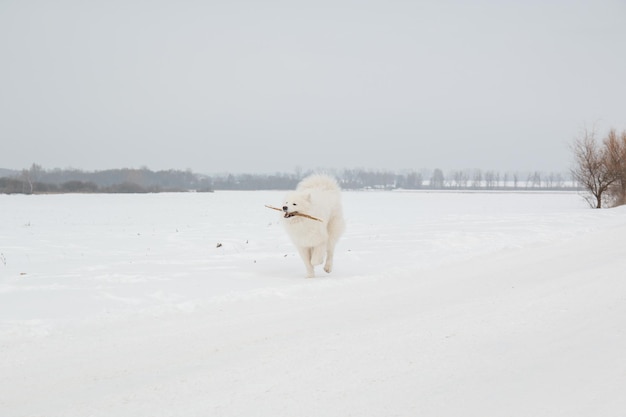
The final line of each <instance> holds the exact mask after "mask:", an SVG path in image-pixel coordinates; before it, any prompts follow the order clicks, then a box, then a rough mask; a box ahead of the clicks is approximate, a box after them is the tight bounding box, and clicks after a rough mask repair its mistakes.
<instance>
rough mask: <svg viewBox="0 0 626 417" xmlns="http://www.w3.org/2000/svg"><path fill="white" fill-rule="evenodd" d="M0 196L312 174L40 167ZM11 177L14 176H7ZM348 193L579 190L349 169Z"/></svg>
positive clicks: (283, 183) (213, 184)
mask: <svg viewBox="0 0 626 417" xmlns="http://www.w3.org/2000/svg"><path fill="white" fill-rule="evenodd" d="M2 172H3V173H4V175H5V177H4V178H0V193H5V194H6V193H11V194H12V193H23V194H36V193H154V192H183V191H199V192H210V191H213V190H289V189H293V188H295V187H296V185H297V184H298V182H299V181H300V180H301V179H302V178H303V177H305V176H307V175H309V174H310V173H311V172H295V173H277V174H222V175H213V176H207V175H201V174H196V173H193V172H191V171H190V170H186V171H179V170H168V171H151V170H149V169H147V168H141V169H111V170H105V171H95V172H86V171H80V170H75V169H65V170H62V169H53V170H45V169H42V168H41V167H40V166H38V165H35V164H34V165H33V166H32V167H31V168H30V169H24V170H22V171H21V172H15V171H13V172H10V171H7V170H3V171H2ZM7 174H8V175H7ZM331 174H332V175H334V176H335V177H336V178H337V180H338V181H339V183H340V184H341V186H342V188H344V189H353V190H363V189H383V190H393V189H407V190H420V189H424V190H429V189H431V190H433V189H434V190H573V189H577V184H575V183H574V182H573V181H572V180H571V179H569V178H566V177H565V176H564V175H562V174H559V173H548V174H544V173H541V172H531V173H524V174H520V173H500V172H497V171H483V170H480V169H476V170H456V171H451V172H449V173H447V174H445V173H444V172H443V171H442V170H440V169H435V170H432V171H427V170H422V171H406V172H402V173H397V172H393V171H385V170H383V171H380V170H368V169H345V170H343V171H334V172H331Z"/></svg>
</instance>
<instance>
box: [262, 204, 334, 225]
mask: <svg viewBox="0 0 626 417" xmlns="http://www.w3.org/2000/svg"><path fill="white" fill-rule="evenodd" d="M265 207H267V208H269V209H272V210H276V211H282V212H284V213H285V214H284V216H283V217H284V218H285V219H290V218H292V217H294V216H299V217H306V218H307V219H311V220H315V221H318V222H323V220H322V219H318V218H317V217H313V216H309V215H308V214H304V213H300V212H299V211H292V212H291V213H289V212H288V211H285V210H283V209H280V208H278V207H272V206H268V205H267V204H266V205H265Z"/></svg>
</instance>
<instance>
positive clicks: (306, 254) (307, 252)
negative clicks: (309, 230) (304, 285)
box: [298, 247, 315, 278]
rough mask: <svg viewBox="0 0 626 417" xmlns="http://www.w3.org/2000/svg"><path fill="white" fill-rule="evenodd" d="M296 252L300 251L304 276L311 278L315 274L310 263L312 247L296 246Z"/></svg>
mask: <svg viewBox="0 0 626 417" xmlns="http://www.w3.org/2000/svg"><path fill="white" fill-rule="evenodd" d="M298 252H300V257H301V258H302V261H303V262H304V266H305V267H306V277H307V278H313V277H314V276H315V270H314V269H313V264H312V263H311V256H312V254H313V248H309V247H306V248H301V247H299V248H298Z"/></svg>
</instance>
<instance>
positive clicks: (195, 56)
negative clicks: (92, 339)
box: [0, 0, 626, 173]
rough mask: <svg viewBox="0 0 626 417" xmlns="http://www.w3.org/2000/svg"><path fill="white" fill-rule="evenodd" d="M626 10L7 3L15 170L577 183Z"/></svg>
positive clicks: (391, 2)
mask: <svg viewBox="0 0 626 417" xmlns="http://www.w3.org/2000/svg"><path fill="white" fill-rule="evenodd" d="M624 22H626V1H624V0H621V1H605V0H587V1H573V0H563V1H549V0H548V1H546V0H527V1H521V0H516V1H506V0H502V1H496V0H493V1H472V2H469V1H441V0H428V1H419V0H415V1H408V0H407V1H400V0H380V1H377V0H375V1H367V0H330V1H326V0H316V1H308V2H302V1H297V0H285V1H280V0H266V1H240V0H229V1H226V0H224V1H211V0H204V1H200V0H199V1H188V0H176V1H158V0H146V1H136V0H107V1H81V0H75V1H72V0H55V1H50V0H42V1H37V0H32V1H23V0H0V144H1V146H0V168H12V169H21V168H25V167H29V166H30V165H31V164H32V163H37V164H40V165H42V166H43V167H44V168H48V169H51V168H55V167H59V168H67V167H74V168H79V169H85V170H99V169H107V168H123V167H141V166H147V167H149V168H151V169H170V168H173V169H187V168H191V169H192V170H194V171H196V172H202V173H217V172H292V171H293V170H294V169H296V167H300V168H301V169H305V170H306V169H314V168H337V169H341V168H357V167H359V168H372V169H393V170H403V169H421V168H431V169H432V168H442V169H444V170H450V169H464V168H481V169H494V170H502V171H505V170H539V171H545V172H549V171H559V172H561V171H567V170H568V169H569V168H570V166H571V160H572V158H571V154H570V151H569V149H568V144H569V143H571V141H572V139H573V138H574V136H576V135H577V134H579V132H580V130H581V129H582V128H584V127H585V126H586V127H592V126H593V125H594V124H595V125H596V126H597V127H598V129H599V132H600V133H604V132H605V131H606V130H607V129H608V128H610V127H615V128H617V129H618V130H623V129H626V24H625V23H624Z"/></svg>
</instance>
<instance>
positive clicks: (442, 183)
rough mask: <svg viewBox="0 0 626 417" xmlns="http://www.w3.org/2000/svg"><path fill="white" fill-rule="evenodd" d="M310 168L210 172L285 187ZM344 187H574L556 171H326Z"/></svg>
mask: <svg viewBox="0 0 626 417" xmlns="http://www.w3.org/2000/svg"><path fill="white" fill-rule="evenodd" d="M311 173H312V172H303V173H293V174H273V175H260V174H256V175H254V174H240V175H234V174H227V175H223V176H214V177H212V178H211V183H212V184H213V188H214V189H215V190H288V189H293V188H295V187H296V185H297V184H298V182H299V181H300V180H301V179H302V178H304V177H306V176H307V175H309V174H311ZM330 174H332V175H333V176H334V177H335V178H337V180H338V181H339V183H340V184H341V187H342V188H343V189H347V190H365V189H380V190H394V189H405V190H433V189H434V190H574V189H577V184H575V183H574V182H573V181H572V180H571V179H569V178H567V177H566V176H565V175H563V174H560V173H554V172H551V173H548V174H543V173H541V172H531V173H516V172H515V173H500V172H497V171H483V170H480V169H475V170H458V171H451V172H449V173H448V174H447V175H446V174H444V172H443V171H442V170H441V169H435V170H432V171H428V170H423V171H407V172H402V173H398V172H394V171H385V170H383V171H380V170H368V169H345V170H342V171H333V172H330Z"/></svg>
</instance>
